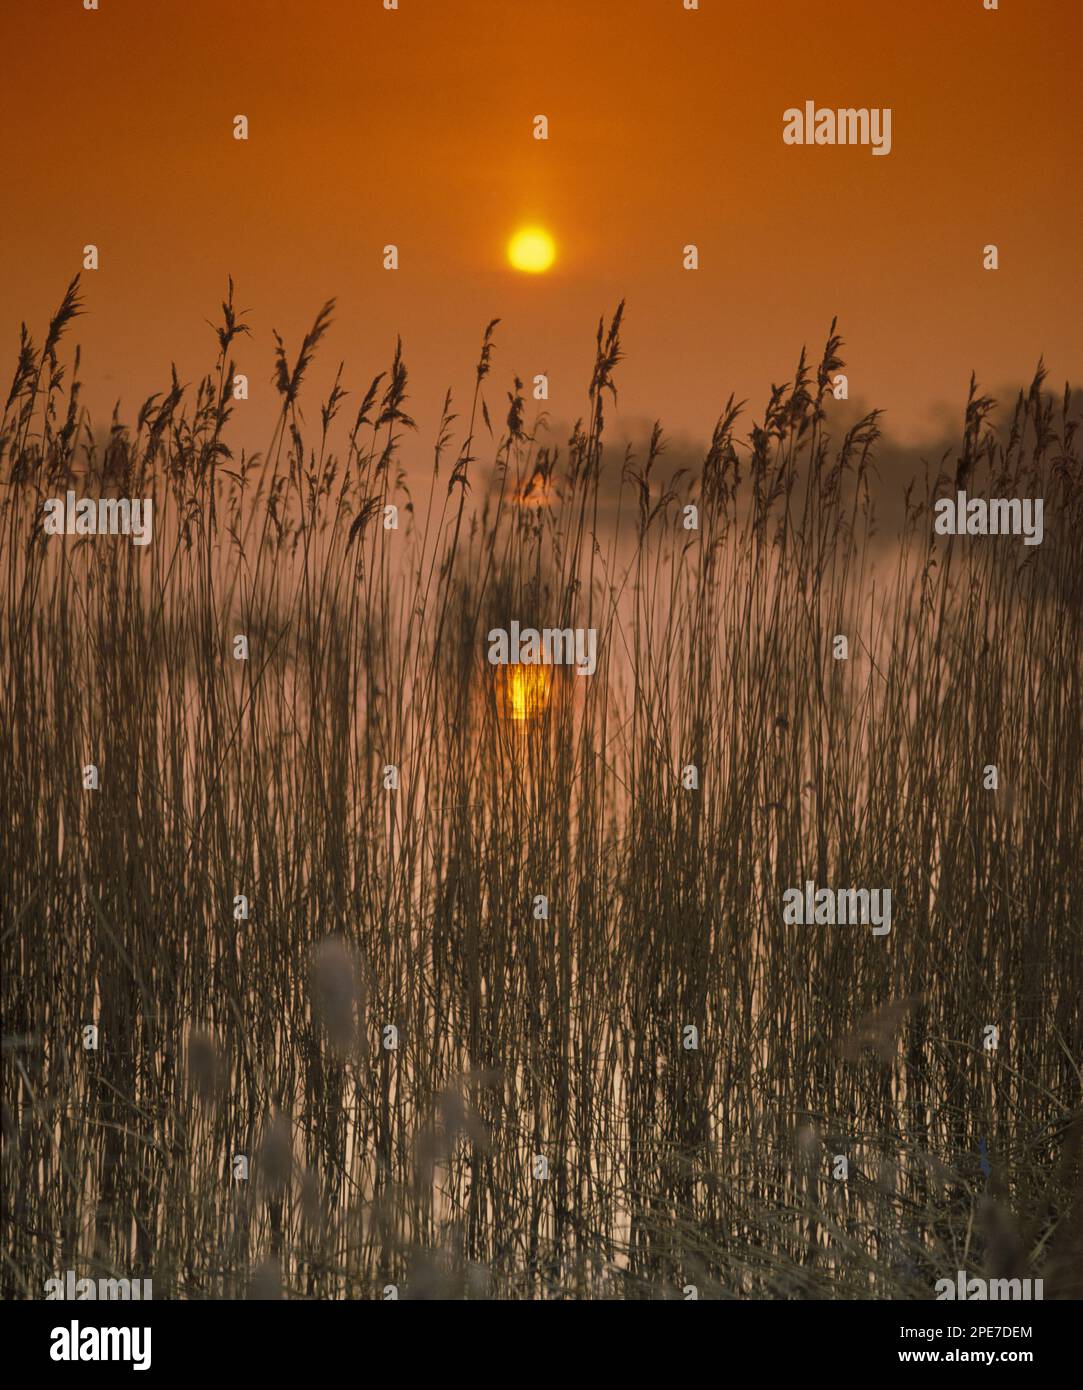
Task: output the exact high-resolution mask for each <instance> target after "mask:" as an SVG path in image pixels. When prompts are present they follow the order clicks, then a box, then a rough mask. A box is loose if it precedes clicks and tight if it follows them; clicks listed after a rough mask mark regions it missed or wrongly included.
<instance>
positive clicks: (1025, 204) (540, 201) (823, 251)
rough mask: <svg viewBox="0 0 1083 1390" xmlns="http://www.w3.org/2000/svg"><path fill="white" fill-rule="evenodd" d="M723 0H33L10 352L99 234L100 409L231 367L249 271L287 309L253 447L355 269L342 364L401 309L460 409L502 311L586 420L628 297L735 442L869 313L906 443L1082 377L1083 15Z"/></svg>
mask: <svg viewBox="0 0 1083 1390" xmlns="http://www.w3.org/2000/svg"><path fill="white" fill-rule="evenodd" d="M700 4H701V8H700V10H699V11H698V12H695V13H688V12H685V11H684V10H683V8H682V5H681V0H578V2H576V0H400V9H399V10H398V11H397V12H393V13H388V12H386V11H385V10H384V9H383V7H382V0H153V3H150V0H100V5H101V8H100V10H99V11H98V12H96V13H88V12H85V11H84V10H83V7H82V0H2V4H0V51H3V52H4V54H5V80H4V83H3V87H2V89H0V131H2V135H0V138H2V139H3V142H4V146H5V150H4V153H5V159H4V170H5V174H4V184H3V217H2V219H0V306H2V309H3V316H2V319H0V329H2V331H3V333H4V335H5V338H4V343H6V347H4V348H3V351H4V352H6V353H7V355H8V365H6V366H3V367H2V371H3V373H4V374H5V379H6V374H7V373H8V371H9V369H10V367H12V366H13V364H14V351H15V345H16V342H17V332H18V323H19V321H20V320H21V319H24V318H25V319H27V320H28V321H29V323H30V324H31V326H32V328H33V329H34V330H35V334H36V336H37V337H38V338H39V339H40V337H41V335H42V332H43V328H44V324H45V321H46V320H47V317H48V314H49V311H50V310H51V309H52V308H53V307H54V305H55V304H56V302H57V301H58V300H59V298H60V295H61V293H62V291H63V288H64V285H65V284H66V282H67V280H68V279H69V278H70V276H71V275H72V274H73V273H74V272H75V270H76V269H78V267H79V264H80V260H81V249H82V246H83V245H84V243H86V242H95V243H97V244H98V246H99V247H100V249H101V259H102V264H101V269H100V270H99V271H98V272H97V273H91V274H88V275H86V277H85V281H86V294H87V306H88V311H89V312H88V315H87V317H86V318H84V319H81V320H79V321H78V324H77V333H76V335H75V336H76V337H77V338H78V340H79V341H80V342H81V344H82V346H83V350H84V365H83V376H84V379H85V381H86V383H87V388H86V397H87V399H88V400H89V402H90V403H91V405H92V407H93V408H94V410H95V414H96V417H97V418H98V420H99V423H105V421H104V419H103V418H102V417H103V415H104V413H105V412H106V410H107V408H108V407H109V406H111V404H112V401H113V399H115V398H116V397H117V396H119V397H120V398H121V399H122V403H123V410H124V413H125V414H127V415H129V416H131V415H134V413H135V411H136V409H137V408H138V405H139V404H140V403H141V401H142V399H143V398H144V397H145V396H146V395H147V394H149V393H150V392H151V391H153V390H159V389H161V388H162V387H163V385H164V384H165V383H166V381H167V380H168V371H169V364H170V361H171V360H173V359H175V360H176V361H177V364H178V369H179V371H180V373H181V376H182V378H183V379H186V380H189V381H193V380H195V379H196V378H197V377H198V375H200V374H201V373H202V371H204V370H205V369H206V368H208V367H209V366H210V364H211V362H212V361H213V353H214V341H213V338H212V336H211V333H210V330H209V328H208V327H207V325H206V323H205V319H207V318H213V317H215V315H216V313H217V306H218V302H219V300H220V299H221V297H222V294H223V291H224V288H225V283H226V276H227V274H228V273H232V275H233V276H234V279H235V281H236V284H237V298H238V301H239V303H240V304H241V305H242V306H244V307H249V308H250V309H251V311H252V312H251V314H250V317H249V320H248V322H249V323H250V324H251V326H252V330H253V336H252V338H251V340H247V341H246V340H242V341H241V343H240V353H239V356H240V362H239V368H240V369H241V370H244V371H246V372H248V374H249V375H250V378H251V383H252V399H251V401H250V402H249V403H248V404H247V405H245V406H243V407H238V414H237V415H235V417H234V424H233V426H232V438H233V439H234V441H236V442H242V443H245V444H247V445H248V446H249V447H250V448H260V447H262V446H263V444H264V443H265V442H266V440H265V434H266V429H265V424H266V422H267V421H268V420H269V418H270V414H271V411H272V409H273V404H274V401H273V388H272V387H271V384H270V373H271V341H272V340H271V330H272V328H277V329H278V330H279V331H280V332H281V333H282V334H283V335H284V337H285V338H286V342H287V345H288V346H289V347H290V348H291V350H292V349H295V348H296V345H297V342H298V340H299V338H300V336H301V334H302V333H303V332H304V330H305V329H306V328H307V327H308V326H309V324H310V323H311V320H312V318H313V316H314V314H315V312H316V310H317V309H318V308H319V306H320V305H321V304H322V303H323V301H324V300H325V299H327V298H330V297H332V296H335V297H337V299H338V302H339V306H338V311H337V314H336V322H335V327H334V329H333V330H332V334H331V336H330V337H329V339H328V342H327V346H326V348H325V350H324V351H323V354H322V357H321V362H320V371H319V372H317V374H316V375H315V377H314V385H315V387H316V388H317V389H324V388H325V387H326V384H327V383H328V381H329V379H330V377H331V376H332V375H333V371H334V368H335V367H336V366H337V363H338V360H339V359H340V358H345V360H346V373H345V378H346V384H347V385H348V386H349V387H351V388H352V389H354V390H355V391H356V390H359V389H362V388H363V386H364V385H367V382H368V379H369V378H370V377H371V376H372V375H373V374H374V373H375V372H376V371H377V370H380V369H381V368H383V367H384V366H385V365H386V363H387V361H388V359H389V357H390V354H391V351H392V350H393V347H394V340H395V335H396V334H397V333H401V334H402V337H403V340H404V349H405V356H406V361H407V365H408V367H409V369H410V374H411V403H412V406H413V413H414V414H415V415H416V416H417V418H418V420H419V423H421V424H422V425H423V426H426V427H428V426H431V424H432V422H433V421H434V420H435V417H436V412H437V411H438V408H439V405H440V403H441V401H442V398H443V393H444V390H445V389H446V387H447V386H449V385H450V386H451V387H453V389H454V390H455V392H456V396H457V398H459V399H460V400H461V399H462V398H463V397H464V396H465V395H466V393H467V392H468V390H469V388H470V385H471V382H472V368H473V363H474V360H475V358H476V354H477V347H478V344H479V342H480V338H481V333H482V330H483V328H484V325H485V323H486V322H487V320H488V319H489V318H491V317H496V316H499V317H500V318H501V319H502V320H503V322H502V324H501V326H500V328H499V329H498V331H497V343H498V348H497V355H496V358H495V363H494V378H493V380H494V389H493V392H492V400H493V403H494V405H499V404H500V403H501V402H502V401H503V391H504V390H505V389H506V386H507V385H508V384H509V382H510V376H511V373H512V372H513V371H515V372H518V373H519V375H520V376H521V377H523V378H528V377H530V376H532V375H533V374H534V373H535V372H541V371H545V372H548V373H549V375H550V379H551V383H552V386H551V400H550V405H549V408H550V412H551V415H552V416H553V418H554V419H556V420H560V421H564V420H568V419H570V418H572V417H573V415H574V414H578V413H580V412H581V411H582V410H583V409H584V402H583V393H584V387H585V385H586V381H587V379H588V376H589V363H590V356H591V348H592V337H593V331H594V327H595V324H596V322H597V318H598V316H599V315H600V314H601V313H603V312H605V313H607V314H608V313H609V312H610V311H611V310H612V308H613V307H614V306H615V304H616V302H617V301H618V300H619V299H620V298H621V297H622V296H624V297H627V300H628V309H627V328H626V332H625V335H624V337H625V350H626V352H627V356H628V360H627V362H626V363H625V364H624V366H623V367H622V369H621V373H620V376H619V383H620V384H621V387H622V394H621V400H620V407H621V412H620V414H621V419H622V420H623V421H624V422H625V423H626V424H628V425H629V426H633V425H634V424H635V423H636V422H637V421H638V420H640V419H641V418H643V417H652V418H653V417H654V416H661V417H662V419H663V422H664V424H665V425H666V426H667V428H668V429H669V430H670V431H671V432H672V433H674V434H679V433H682V432H683V433H687V434H689V435H691V436H693V437H695V438H702V437H703V436H705V435H706V434H708V433H709V430H710V426H711V424H712V423H713V420H714V418H715V415H716V414H717V412H718V409H719V406H720V403H721V401H722V400H723V399H724V398H725V396H726V395H727V394H728V393H729V391H730V390H733V391H735V392H737V394H738V395H739V396H747V397H749V399H750V403H751V405H752V407H754V409H755V411H756V413H759V412H760V411H761V410H762V403H763V401H764V398H765V396H766V393H767V389H768V384H769V382H770V381H771V380H776V381H781V380H788V379H789V378H790V376H791V375H792V368H793V363H794V361H795V359H796V356H797V352H798V351H799V349H800V347H801V344H802V343H803V342H806V341H807V342H808V343H809V344H810V345H811V346H815V347H816V348H817V349H818V348H819V346H820V345H821V343H822V340H823V338H824V336H825V334H826V331H827V327H828V324H829V322H830V319H831V317H832V315H833V314H838V316H839V319H840V327H841V331H842V332H843V335H844V337H845V339H846V342H847V350H846V352H845V353H844V355H845V356H846V358H847V362H848V370H849V376H850V384H851V398H852V399H857V400H862V401H864V402H866V403H867V404H868V405H879V406H883V407H886V408H887V410H888V416H887V424H888V427H889V428H892V429H893V430H894V431H895V432H896V433H897V434H899V435H900V436H901V437H904V438H908V439H913V438H922V437H929V436H931V435H932V434H933V433H934V432H936V431H937V430H938V429H939V426H940V423H941V419H942V416H941V414H940V413H939V412H940V411H942V409H943V405H944V403H945V402H949V403H950V404H951V406H952V409H953V411H956V412H957V411H958V410H960V409H961V402H962V398H963V395H964V393H965V388H966V382H967V379H968V376H969V372H970V369H971V367H974V368H976V370H977V371H978V375H979V379H980V380H981V382H982V383H983V385H984V386H986V387H987V388H989V389H993V390H995V389H996V388H999V387H1002V386H1004V385H1005V384H1007V383H1012V382H1018V381H1019V380H1020V379H1022V378H1024V377H1026V378H1028V379H1029V374H1030V373H1031V371H1032V369H1033V366H1034V364H1035V362H1036V360H1037V358H1038V356H1039V354H1040V353H1043V352H1044V354H1045V356H1046V361H1047V363H1048V365H1049V367H1050V369H1051V375H1052V379H1053V381H1054V382H1055V383H1060V382H1062V381H1063V380H1064V379H1065V378H1066V377H1070V378H1072V380H1073V382H1075V383H1077V384H1078V383H1079V381H1080V378H1081V377H1083V370H1081V369H1083V333H1081V332H1080V331H1079V320H1080V314H1079V312H1078V307H1079V305H1080V304H1083V276H1081V272H1080V255H1081V246H1080V241H1081V238H1080V228H1081V227H1083V179H1080V177H1079V150H1080V148H1081V147H1083V122H1081V119H1080V115H1079V111H1080V107H1079V72H1078V63H1079V57H1080V52H1081V51H1083V44H1081V40H1083V8H1081V7H1080V6H1079V5H1078V4H1076V3H1070V4H1069V3H1065V0H1025V3H1024V0H1001V8H1000V10H999V11H997V12H996V13H987V12H986V11H985V10H984V9H983V8H982V3H981V0H906V3H902V0H899V3H891V2H890V0H833V3H832V4H830V5H819V4H813V3H810V2H808V0H805V2H802V3H799V0H757V3H748V4H743V5H742V4H737V3H735V0H700ZM806 99H812V100H815V101H816V102H817V103H818V104H819V105H823V106H870V107H888V106H890V107H891V108H892V110H893V132H892V134H893V149H892V152H891V154H890V155H888V156H886V157H880V158H877V157H874V156H873V155H872V154H871V151H870V150H869V149H868V148H860V147H859V148H830V147H823V148H817V147H813V148H804V147H802V148H794V147H789V146H786V145H784V144H783V142H782V138H781V136H782V113H783V111H784V110H785V108H787V107H790V106H801V105H803V103H804V101H805V100H806ZM239 112H243V113H245V114H246V115H247V116H248V117H249V120H250V125H251V138H250V139H249V140H248V142H247V143H242V142H238V141H235V140H234V139H233V138H232V120H233V117H234V115H236V114H237V113H239ZM538 113H545V114H546V115H547V116H548V118H549V122H550V139H549V140H548V141H547V142H544V143H543V142H539V141H536V140H534V139H533V138H532V134H531V121H532V118H533V117H534V116H535V115H536V114H538ZM1073 165H1074V171H1073ZM526 220H537V221H540V222H543V223H544V224H545V225H546V226H548V227H549V228H550V229H551V230H552V232H553V234H554V235H555V237H556V239H557V242H558V245H559V248H560V259H559V262H558V265H557V267H556V268H555V270H554V271H553V272H551V273H550V274H549V275H546V276H540V277H524V276H522V275H518V274H516V273H515V272H513V271H511V270H510V269H508V268H507V266H506V263H505V261H504V255H503V248H504V244H505V241H506V239H507V236H508V235H509V233H510V232H511V231H512V230H514V228H515V227H516V226H517V225H518V224H520V223H521V222H523V221H526ZM385 242H395V243H397V245H398V246H399V249H400V255H401V259H402V268H401V269H400V270H399V271H397V272H395V273H390V272H387V271H385V270H383V268H382V266H381V248H382V247H383V245H384V243H385ZM686 242H696V243H697V244H698V246H699V248H700V257H701V268H700V270H698V271H697V272H687V271H684V270H683V269H682V268H681V248H682V247H683V245H684V244H685V243H686ZM987 242H996V243H997V244H998V245H999V248H1000V257H1001V269H1000V270H999V271H997V272H996V273H988V272H985V271H983V270H982V269H981V248H982V246H983V245H984V244H985V243H987ZM1073 307H1074V308H1075V310H1076V312H1074V313H1073V312H1072V310H1073ZM242 411H243V412H247V414H242V413H241V412H242ZM306 414H307V416H308V418H309V420H310V421H317V420H318V408H317V397H316V396H315V395H310V396H309V397H308V410H307V412H306ZM500 416H501V418H502V416H503V410H502V409H501V410H500ZM423 437H424V439H425V443H426V448H427V446H428V436H427V435H423Z"/></svg>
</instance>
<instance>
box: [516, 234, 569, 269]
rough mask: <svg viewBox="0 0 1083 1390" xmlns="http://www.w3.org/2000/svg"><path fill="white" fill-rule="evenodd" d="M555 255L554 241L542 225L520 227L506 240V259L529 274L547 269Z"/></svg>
mask: <svg viewBox="0 0 1083 1390" xmlns="http://www.w3.org/2000/svg"><path fill="white" fill-rule="evenodd" d="M556 255H557V248H556V243H555V242H554V240H553V238H552V237H551V236H550V235H549V233H548V232H547V231H546V230H545V228H544V227H520V228H519V230H518V231H517V232H516V233H515V235H514V236H513V237H512V239H511V240H510V241H509V242H508V260H509V261H510V262H511V264H512V265H513V266H514V267H515V269H516V270H525V271H526V272H527V274H529V275H540V274H541V273H542V272H543V271H546V270H548V269H549V267H550V266H551V265H552V264H553V262H554V261H555V260H556Z"/></svg>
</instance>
